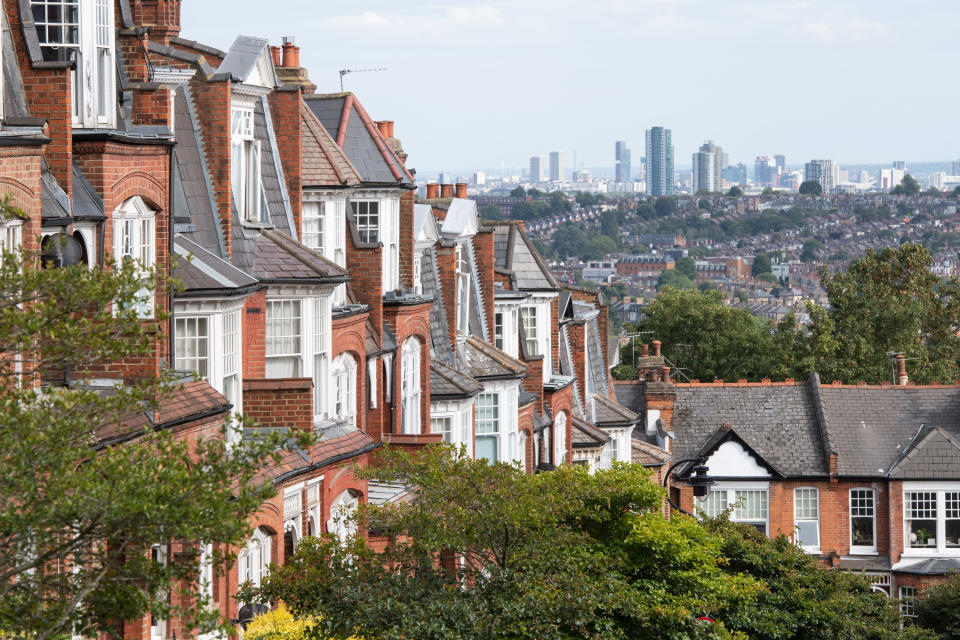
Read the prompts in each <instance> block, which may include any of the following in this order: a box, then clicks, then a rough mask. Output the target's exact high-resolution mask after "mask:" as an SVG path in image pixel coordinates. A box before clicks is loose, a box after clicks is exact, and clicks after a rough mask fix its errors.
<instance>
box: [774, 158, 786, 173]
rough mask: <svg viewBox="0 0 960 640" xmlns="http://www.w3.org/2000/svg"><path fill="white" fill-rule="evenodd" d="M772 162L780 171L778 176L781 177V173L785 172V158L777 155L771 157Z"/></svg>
mask: <svg viewBox="0 0 960 640" xmlns="http://www.w3.org/2000/svg"><path fill="white" fill-rule="evenodd" d="M773 161H774V162H775V163H776V165H777V168H778V169H780V175H783V172H784V171H786V170H787V156H785V155H783V154H782V153H778V154H777V155H775V156H773Z"/></svg>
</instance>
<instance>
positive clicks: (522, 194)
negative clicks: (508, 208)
mask: <svg viewBox="0 0 960 640" xmlns="http://www.w3.org/2000/svg"><path fill="white" fill-rule="evenodd" d="M510 197H511V198H526V197H527V191H526V189H524V188H523V187H514V188H513V189H512V190H511V191H510Z"/></svg>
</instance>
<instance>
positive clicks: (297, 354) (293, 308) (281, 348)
mask: <svg viewBox="0 0 960 640" xmlns="http://www.w3.org/2000/svg"><path fill="white" fill-rule="evenodd" d="M304 307H305V305H304V301H303V300H302V299H300V298H268V299H267V303H266V323H265V329H266V341H265V342H266V347H265V351H266V358H265V359H266V377H268V378H291V377H292V378H298V377H300V376H301V375H302V374H303V371H304V361H303V346H304V337H303V329H304V324H305V323H304ZM288 310H289V313H287V311H288ZM271 360H273V361H274V362H275V363H280V362H282V361H289V362H292V363H295V365H296V370H295V371H293V372H292V375H283V376H277V375H272V374H271V372H270V365H271ZM275 366H278V367H279V366H280V365H279V364H276V365H275Z"/></svg>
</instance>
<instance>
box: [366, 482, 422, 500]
mask: <svg viewBox="0 0 960 640" xmlns="http://www.w3.org/2000/svg"><path fill="white" fill-rule="evenodd" d="M415 495H416V493H414V490H413V487H410V486H407V485H405V484H403V483H402V482H383V481H382V480H371V481H370V482H369V483H368V484H367V503H368V504H372V505H381V504H388V503H391V502H410V501H412V500H413V498H414V496H415Z"/></svg>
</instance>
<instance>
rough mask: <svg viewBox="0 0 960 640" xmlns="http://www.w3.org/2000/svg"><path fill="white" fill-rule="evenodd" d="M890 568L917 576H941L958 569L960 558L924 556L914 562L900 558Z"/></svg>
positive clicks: (959, 568) (959, 567)
mask: <svg viewBox="0 0 960 640" xmlns="http://www.w3.org/2000/svg"><path fill="white" fill-rule="evenodd" d="M891 569H892V570H893V571H895V572H897V573H908V574H911V575H918V576H942V575H947V574H950V573H953V572H955V571H958V570H960V558H926V559H923V560H916V561H915V562H911V561H909V560H901V561H900V562H898V563H897V564H895V565H893V566H892V567H891Z"/></svg>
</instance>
